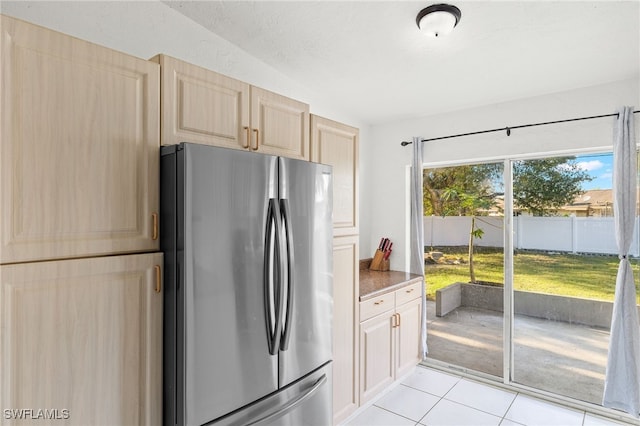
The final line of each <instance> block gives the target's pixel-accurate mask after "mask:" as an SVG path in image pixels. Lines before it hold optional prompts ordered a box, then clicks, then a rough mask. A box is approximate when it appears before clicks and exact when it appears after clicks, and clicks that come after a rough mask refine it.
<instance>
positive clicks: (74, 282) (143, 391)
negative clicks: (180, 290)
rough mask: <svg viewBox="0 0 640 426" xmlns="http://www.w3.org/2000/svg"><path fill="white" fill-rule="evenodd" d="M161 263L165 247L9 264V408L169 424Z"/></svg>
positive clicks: (5, 335) (1, 299)
mask: <svg viewBox="0 0 640 426" xmlns="http://www.w3.org/2000/svg"><path fill="white" fill-rule="evenodd" d="M160 265H162V254H160V253H155V254H142V255H126V256H114V257H102V258H90V259H74V260H61V261H54V262H37V263H33V264H30V263H23V264H14V265H3V266H0V329H1V330H2V333H1V334H0V386H1V388H0V389H1V393H0V395H1V397H0V406H1V407H2V408H3V409H5V410H7V409H8V410H20V409H33V410H38V409H41V410H44V409H47V410H50V414H51V410H57V411H54V412H53V413H54V414H55V415H56V416H57V417H56V418H61V420H56V421H55V422H54V423H55V424H60V425H71V424H73V425H98V424H101V425H105V424H111V425H116V424H121V425H125V424H126V425H158V424H161V422H162V418H161V415H162V359H161V354H162V340H161V339H162V291H161V287H160V285H161V283H160V282H159V280H160V279H161V278H160V277H161V271H160ZM13 412H14V411H10V413H13ZM34 413H35V411H34ZM3 414H4V415H3V418H4V419H5V422H6V423H3V424H5V425H12V424H23V422H20V421H12V419H7V417H6V416H7V414H6V411H5V412H4V413H3ZM33 415H35V414H33ZM10 416H11V417H17V416H18V414H10ZM14 420H15V419H14Z"/></svg>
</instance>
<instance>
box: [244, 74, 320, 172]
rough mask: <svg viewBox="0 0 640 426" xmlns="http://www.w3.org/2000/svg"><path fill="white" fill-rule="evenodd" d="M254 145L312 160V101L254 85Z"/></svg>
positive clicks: (252, 100)
mask: <svg viewBox="0 0 640 426" xmlns="http://www.w3.org/2000/svg"><path fill="white" fill-rule="evenodd" d="M251 133H252V135H251V149H252V150H254V151H259V152H262V153H265V154H272V155H280V156H282V157H288V158H296V159H299V160H307V161H308V160H309V105H307V104H305V103H302V102H298V101H296V100H294V99H290V98H287V97H285V96H282V95H278V94H277V93H273V92H269V91H268V90H264V89H261V88H259V87H254V86H251Z"/></svg>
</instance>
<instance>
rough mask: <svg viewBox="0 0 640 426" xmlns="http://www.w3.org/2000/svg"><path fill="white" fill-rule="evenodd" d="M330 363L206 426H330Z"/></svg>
mask: <svg viewBox="0 0 640 426" xmlns="http://www.w3.org/2000/svg"><path fill="white" fill-rule="evenodd" d="M331 390H332V385H331V363H327V364H325V365H324V366H322V367H321V368H319V369H318V370H316V371H314V372H312V373H310V374H309V375H307V376H306V377H304V378H302V379H300V380H298V381H297V382H295V383H293V384H291V385H289V386H288V387H286V388H284V389H282V390H281V391H279V392H277V393H275V394H273V395H270V396H269V397H268V398H265V399H263V400H261V401H258V402H256V403H255V404H251V405H250V406H248V407H246V408H244V409H242V410H240V411H237V412H235V413H233V414H231V415H229V416H227V417H224V418H222V419H220V420H218V421H215V422H213V423H210V424H209V426H327V425H331V424H332V416H333V415H332V412H331V398H332V397H331Z"/></svg>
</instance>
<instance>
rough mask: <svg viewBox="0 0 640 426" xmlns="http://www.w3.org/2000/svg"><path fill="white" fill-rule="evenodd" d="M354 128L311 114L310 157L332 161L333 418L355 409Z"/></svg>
mask: <svg viewBox="0 0 640 426" xmlns="http://www.w3.org/2000/svg"><path fill="white" fill-rule="evenodd" d="M358 142H359V132H358V129H356V128H354V127H351V126H347V125H344V124H341V123H337V122H335V121H332V120H328V119H326V118H323V117H319V116H315V115H312V116H311V160H312V161H315V162H318V163H324V164H330V165H332V166H333V235H334V238H333V413H334V423H335V424H337V423H339V422H340V421H342V420H344V419H345V418H346V417H348V416H349V415H350V414H351V413H353V412H354V411H355V410H356V409H357V408H358V404H359V401H358V396H359V390H358V383H359V378H358V377H359V376H358V374H359V366H358V365H359V363H358V359H359V358H358V347H359V343H358V338H359V333H358V324H359V313H358V306H359V304H358V300H359V285H358V279H359V252H358V241H359V237H358V232H359V231H358Z"/></svg>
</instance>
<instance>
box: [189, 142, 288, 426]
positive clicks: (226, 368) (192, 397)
mask: <svg viewBox="0 0 640 426" xmlns="http://www.w3.org/2000/svg"><path fill="white" fill-rule="evenodd" d="M183 147H184V149H183V150H182V151H179V152H180V153H181V154H182V155H183V158H184V163H183V164H184V172H183V177H184V178H183V181H182V182H180V181H178V185H182V188H183V189H184V194H185V196H184V237H183V238H184V256H183V259H184V261H183V264H179V265H178V267H179V269H180V270H181V274H182V277H183V278H182V279H181V283H183V284H181V287H180V289H179V291H181V292H184V313H183V315H182V317H183V321H184V323H183V325H182V327H181V326H180V325H178V327H179V328H180V329H181V330H182V333H183V334H184V346H185V352H184V363H185V368H184V372H183V374H184V376H183V377H182V381H183V386H184V393H183V394H181V393H180V392H179V390H178V395H179V398H180V397H181V398H182V403H183V404H184V407H185V416H184V418H185V424H188V425H196V424H197V425H201V424H203V423H206V422H209V421H211V420H214V419H216V418H218V417H220V416H222V415H225V414H226V413H229V412H231V411H233V410H236V409H239V408H241V407H243V406H245V405H246V404H249V403H251V402H253V401H255V400H257V399H259V398H262V397H264V396H266V395H268V394H270V393H273V392H274V391H276V390H277V388H278V372H277V371H278V370H277V368H278V356H277V353H276V355H270V354H269V346H268V339H269V333H270V330H267V326H266V321H265V319H266V318H267V317H268V315H271V316H272V317H273V315H274V312H273V311H272V312H269V311H270V310H272V309H274V308H273V307H270V306H269V305H265V298H264V292H265V278H266V275H269V274H270V273H271V272H270V271H271V269H270V268H269V267H267V268H265V267H264V260H265V241H266V239H267V238H266V229H267V212H268V210H269V208H268V206H269V199H273V198H275V197H276V192H277V181H276V179H277V164H278V163H277V157H272V156H265V155H260V154H255V153H248V152H242V151H236V150H231V149H222V148H212V147H209V146H204V145H195V144H183ZM178 228H179V229H180V225H179V226H178ZM266 245H269V242H267V244H266ZM270 245H271V246H273V245H274V242H273V241H272V242H270ZM275 257H277V256H271V258H275ZM178 258H180V255H178ZM271 331H272V330H271ZM178 332H180V331H178ZM178 380H180V377H178Z"/></svg>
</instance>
